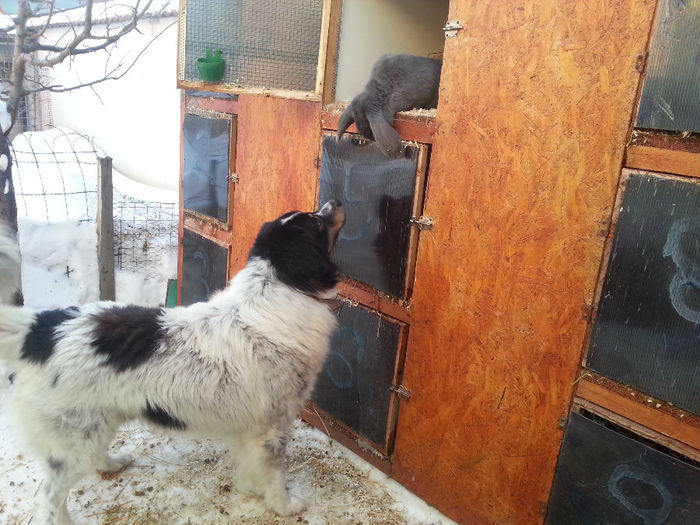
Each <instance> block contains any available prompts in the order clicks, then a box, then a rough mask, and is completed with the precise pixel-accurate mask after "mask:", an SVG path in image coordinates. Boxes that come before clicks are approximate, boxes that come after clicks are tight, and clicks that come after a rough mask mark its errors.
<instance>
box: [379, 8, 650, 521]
mask: <svg viewBox="0 0 700 525" xmlns="http://www.w3.org/2000/svg"><path fill="white" fill-rule="evenodd" d="M654 7H655V1H653V0H646V1H633V0H614V1H612V2H608V3H605V4H601V3H592V2H573V3H572V2H565V1H563V0H554V1H551V2H537V3H533V2H530V3H516V2H487V3H484V2H477V1H475V0H453V1H451V2H450V14H449V19H451V20H459V21H460V22H461V24H462V25H463V26H464V27H465V30H463V31H460V32H459V34H458V35H457V36H455V37H453V38H447V39H446V41H445V50H444V55H443V59H444V63H443V69H442V79H441V87H440V103H439V107H438V110H437V117H436V119H435V135H434V137H433V149H432V157H431V160H430V173H429V176H428V186H427V190H426V201H425V209H424V212H423V214H424V215H427V216H430V217H432V218H433V219H434V221H435V223H434V226H433V228H432V230H429V231H424V232H422V233H421V236H420V241H419V246H418V262H417V266H416V277H415V285H414V292H413V299H412V302H411V308H410V310H411V327H410V331H409V341H408V347H407V351H406V365H405V369H404V379H403V384H404V385H405V386H406V387H407V388H408V389H409V390H411V391H412V396H411V398H410V399H409V400H408V401H406V402H403V403H402V404H401V408H400V411H399V423H398V429H397V434H396V448H395V453H394V458H393V473H394V475H395V476H396V478H397V479H398V480H399V481H400V482H401V483H403V484H404V485H405V486H407V487H408V488H409V489H411V490H412V491H414V492H415V493H417V494H418V495H419V496H421V497H422V498H424V499H425V500H427V501H428V503H430V504H432V505H435V506H436V507H438V508H439V509H440V510H441V511H442V512H444V513H445V514H447V515H448V516H450V517H452V518H454V519H456V520H457V521H460V522H464V523H472V524H481V523H489V524H491V523H499V524H516V523H523V524H524V523H528V524H529V523H538V522H541V521H542V509H544V508H545V506H546V502H547V499H548V496H549V490H550V487H551V483H552V478H553V473H554V468H555V465H556V460H557V455H558V452H559V446H560V442H561V438H562V431H561V429H560V428H559V426H558V421H559V420H560V418H562V417H564V416H565V415H566V414H567V413H568V410H569V405H570V401H571V399H572V396H573V382H574V380H575V378H576V373H577V371H578V365H579V363H580V358H581V351H582V347H583V340H584V336H585V332H586V324H587V322H586V318H585V316H584V312H585V311H586V309H588V308H590V306H591V304H592V294H593V290H594V288H595V283H596V278H597V274H598V269H599V265H600V260H601V256H602V253H603V244H604V236H601V235H600V233H599V231H600V225H601V223H606V222H607V221H608V220H609V217H610V215H611V213H612V207H613V203H614V199H615V192H616V188H617V184H618V180H619V175H620V168H621V166H622V161H623V155H624V144H625V142H626V139H627V137H628V134H629V128H628V126H629V123H630V120H631V119H630V117H631V115H632V113H633V108H634V100H635V94H636V92H637V88H638V84H639V72H637V71H636V70H635V68H634V64H635V60H636V57H637V55H638V54H639V53H643V52H644V51H645V49H646V43H647V38H648V35H649V30H650V27H651V20H652V16H653V12H654Z"/></svg>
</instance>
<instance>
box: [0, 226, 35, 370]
mask: <svg viewBox="0 0 700 525" xmlns="http://www.w3.org/2000/svg"><path fill="white" fill-rule="evenodd" d="M19 288H20V256H19V246H18V244H17V238H16V237H15V236H14V235H13V234H12V233H11V232H10V230H9V229H8V228H7V227H6V226H5V225H4V224H2V223H0V358H2V359H3V360H6V361H8V362H9V363H13V364H14V363H17V361H18V360H19V358H20V352H21V349H22V347H23V344H24V339H25V337H26V335H27V333H28V332H29V328H30V327H31V325H32V323H33V321H34V313H33V312H32V311H31V310H29V309H25V308H18V307H16V306H11V305H12V304H13V303H14V300H15V296H16V293H17V292H18V291H19Z"/></svg>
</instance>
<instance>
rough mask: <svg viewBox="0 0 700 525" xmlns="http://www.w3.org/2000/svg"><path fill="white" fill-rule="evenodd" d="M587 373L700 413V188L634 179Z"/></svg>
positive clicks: (677, 182)
mask: <svg viewBox="0 0 700 525" xmlns="http://www.w3.org/2000/svg"><path fill="white" fill-rule="evenodd" d="M587 366H588V367H589V368H591V369H592V370H595V371H596V372H600V373H601V374H605V375H606V376H608V377H611V378H612V379H615V380H616V381H619V382H622V383H625V384H627V385H630V386H632V387H635V388H637V389H639V390H642V391H644V392H646V393H648V394H651V395H654V396H656V397H659V398H661V399H664V400H666V401H670V402H671V403H674V404H675V405H677V406H679V407H682V408H684V409H686V410H690V411H692V412H695V413H696V414H697V413H700V184H698V183H697V182H686V181H683V180H679V179H669V178H662V177H654V176H649V175H632V176H630V178H629V179H628V181H627V184H626V187H625V193H624V196H623V199H622V209H621V211H620V216H619V220H618V223H617V229H616V232H615V241H614V243H613V247H612V254H611V258H610V264H609V266H608V271H607V274H606V276H605V281H604V284H603V291H602V295H601V299H600V304H599V307H598V313H597V315H596V321H595V326H594V328H593V334H592V336H591V344H590V349H589V353H588V358H587Z"/></svg>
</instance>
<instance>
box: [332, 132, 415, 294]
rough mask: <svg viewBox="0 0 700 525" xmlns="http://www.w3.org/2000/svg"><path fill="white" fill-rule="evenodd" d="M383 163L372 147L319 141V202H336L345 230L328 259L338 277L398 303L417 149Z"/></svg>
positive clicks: (345, 140)
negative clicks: (336, 268) (340, 206)
mask: <svg viewBox="0 0 700 525" xmlns="http://www.w3.org/2000/svg"><path fill="white" fill-rule="evenodd" d="M404 152H405V156H403V157H401V158H398V159H389V158H387V157H386V156H385V155H384V154H383V153H382V152H381V151H380V150H379V148H378V147H377V145H376V143H375V142H369V141H361V140H358V139H356V138H351V137H344V138H343V140H342V141H340V142H338V141H337V140H336V138H335V136H331V135H326V136H324V137H323V152H322V160H321V184H320V196H319V200H320V201H321V202H325V201H327V200H328V199H340V200H341V201H342V202H343V205H344V207H345V214H346V221H345V226H344V227H343V229H342V230H341V231H340V235H339V237H338V241H337V243H336V245H335V249H334V251H333V258H334V260H335V262H336V263H337V264H338V265H339V266H340V269H341V271H342V272H343V273H344V274H345V275H347V276H348V277H351V278H353V279H356V280H358V281H361V282H363V283H367V284H369V285H370V286H373V287H374V288H376V289H378V290H381V291H383V292H386V293H387V294H390V295H393V296H395V297H398V298H402V297H403V296H404V294H405V286H406V275H407V272H408V269H409V261H408V255H409V247H410V241H411V230H412V225H411V223H410V220H411V216H412V215H413V206H414V191H415V186H416V169H417V166H418V157H419V148H418V147H416V146H406V147H405V149H404Z"/></svg>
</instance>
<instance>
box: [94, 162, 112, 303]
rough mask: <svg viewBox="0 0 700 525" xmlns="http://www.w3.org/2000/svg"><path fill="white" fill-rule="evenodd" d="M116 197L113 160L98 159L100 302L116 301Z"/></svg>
mask: <svg viewBox="0 0 700 525" xmlns="http://www.w3.org/2000/svg"><path fill="white" fill-rule="evenodd" d="M113 208H114V196H113V188H112V158H111V157H100V158H98V159H97V262H98V264H99V279H100V301H114V300H115V298H116V290H115V285H114V212H113Z"/></svg>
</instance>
